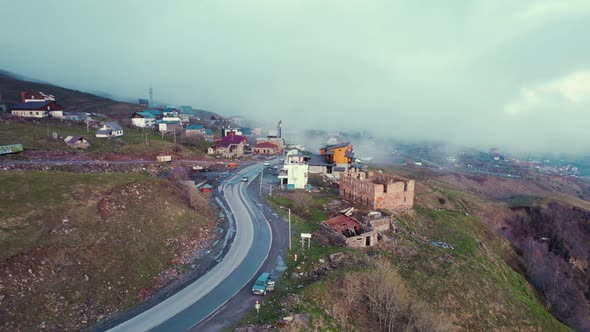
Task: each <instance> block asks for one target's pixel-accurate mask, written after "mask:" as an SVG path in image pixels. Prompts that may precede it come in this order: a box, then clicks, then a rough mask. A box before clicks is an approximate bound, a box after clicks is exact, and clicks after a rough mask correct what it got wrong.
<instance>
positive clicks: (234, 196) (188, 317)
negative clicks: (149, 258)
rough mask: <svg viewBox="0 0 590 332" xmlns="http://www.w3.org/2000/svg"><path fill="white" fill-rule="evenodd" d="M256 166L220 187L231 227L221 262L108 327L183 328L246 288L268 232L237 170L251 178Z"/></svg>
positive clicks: (268, 245) (265, 255)
mask: <svg viewBox="0 0 590 332" xmlns="http://www.w3.org/2000/svg"><path fill="white" fill-rule="evenodd" d="M261 166H262V165H261V164H255V165H251V166H248V167H246V168H245V169H243V170H240V171H238V172H237V173H236V174H235V175H233V176H232V177H231V178H229V179H228V180H227V181H226V182H224V184H223V185H222V186H220V187H219V190H220V192H221V193H223V196H224V198H225V201H226V203H227V205H228V207H229V211H226V212H230V213H231V215H228V217H233V220H234V225H235V232H236V233H235V238H234V241H233V243H232V244H231V247H230V249H229V251H228V252H227V254H226V255H225V256H224V257H223V258H222V260H221V262H219V263H218V264H217V265H215V267H214V268H213V269H211V271H209V272H208V273H207V274H205V275H204V276H202V277H201V278H199V279H198V280H196V281H195V282H193V283H192V284H190V285H188V286H187V287H185V288H183V289H182V290H181V291H179V292H178V293H176V294H174V295H173V296H171V297H169V298H167V299H166V300H164V301H162V302H161V303H159V304H158V305H156V306H154V307H152V308H150V309H148V310H146V311H144V312H143V313H141V314H139V315H137V316H135V317H133V318H131V319H130V320H127V321H125V322H123V323H121V324H120V325H118V326H116V327H114V328H112V329H111V330H110V331H148V330H152V331H186V330H188V329H190V328H193V327H195V326H196V325H197V324H199V323H200V322H202V321H203V320H204V319H205V318H207V317H208V316H210V315H211V314H212V313H214V312H216V311H217V310H218V309H219V308H220V307H222V306H223V305H224V304H225V303H226V302H228V301H229V300H230V299H232V298H233V297H234V295H236V294H237V293H238V292H240V291H242V292H243V291H244V289H247V288H248V286H249V284H250V282H251V281H252V280H253V279H254V278H255V276H256V273H257V272H258V271H259V269H260V267H261V265H262V263H263V262H264V261H265V260H267V258H268V254H269V251H270V248H271V243H272V236H273V235H272V233H271V229H270V225H269V223H268V221H267V220H266V218H265V216H264V213H262V212H261V210H260V207H261V205H260V203H258V204H254V203H253V201H252V200H251V198H249V196H250V195H249V193H248V192H247V185H248V184H250V182H242V181H241V178H242V176H248V177H249V178H254V177H255V176H256V174H257V173H259V171H260V168H261ZM230 231H232V230H230ZM275 254H276V253H275Z"/></svg>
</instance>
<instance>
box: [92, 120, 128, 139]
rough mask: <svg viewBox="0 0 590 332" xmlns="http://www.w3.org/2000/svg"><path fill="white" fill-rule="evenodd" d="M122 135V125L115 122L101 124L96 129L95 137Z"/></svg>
mask: <svg viewBox="0 0 590 332" xmlns="http://www.w3.org/2000/svg"><path fill="white" fill-rule="evenodd" d="M121 136H123V127H121V126H120V125H119V124H118V123H116V122H107V123H103V124H102V126H101V127H100V128H99V129H98V130H97V131H96V137H99V138H111V137H121Z"/></svg>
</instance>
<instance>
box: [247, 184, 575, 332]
mask: <svg viewBox="0 0 590 332" xmlns="http://www.w3.org/2000/svg"><path fill="white" fill-rule="evenodd" d="M420 190H421V192H420V194H418V195H417V197H418V201H421V202H423V203H419V204H417V205H416V207H415V211H414V212H413V213H410V214H404V215H400V216H398V217H396V223H397V226H398V232H397V233H394V232H390V233H387V234H385V239H384V240H382V241H381V242H380V243H379V245H378V246H376V247H372V248H368V249H360V250H353V249H348V248H342V247H335V246H326V245H322V244H321V243H319V242H317V241H315V242H314V244H312V249H311V251H309V252H307V251H302V250H301V249H300V248H299V247H297V246H295V247H294V249H293V251H292V252H291V253H289V255H288V262H287V266H288V270H287V271H286V273H285V275H284V278H283V279H281V282H280V283H279V286H278V287H279V290H278V291H277V292H276V293H273V294H271V295H270V296H267V298H266V299H265V300H264V302H263V307H262V310H261V315H260V316H258V317H256V316H254V315H251V316H249V317H247V318H246V319H245V320H244V322H243V324H247V323H256V324H261V323H271V324H274V323H275V322H276V321H277V320H278V319H280V318H282V317H285V316H289V315H294V317H295V321H296V322H295V323H292V325H295V326H299V327H302V328H303V329H306V330H307V329H309V330H315V331H326V330H342V331H373V330H378V329H382V330H387V328H386V326H387V324H385V325H383V324H384V323H386V322H387V319H390V321H393V322H395V326H397V327H398V328H400V329H406V328H407V329H409V330H413V331H431V330H461V331H487V330H498V329H499V330H542V331H567V330H569V328H568V327H566V326H564V325H563V324H561V323H560V322H559V321H557V320H556V319H555V318H554V317H553V316H551V314H549V312H547V310H545V308H544V305H543V298H542V297H541V296H540V295H539V294H538V293H537V292H536V291H535V289H534V288H533V287H532V286H531V285H530V284H529V283H528V282H527V280H526V279H525V278H524V277H523V276H522V275H521V274H519V273H517V272H516V271H515V270H513V269H512V268H511V267H510V266H509V264H508V263H507V262H511V261H515V260H517V259H518V257H517V256H516V254H515V252H514V251H513V250H512V248H511V246H510V243H509V242H508V241H506V240H505V239H504V238H502V237H501V236H500V235H499V234H498V233H497V232H496V231H495V230H494V229H493V228H492V227H490V226H489V225H488V224H486V223H484V222H482V220H481V219H480V217H478V216H477V215H474V214H473V213H472V209H475V208H477V206H478V205H477V204H481V203H482V202H485V200H484V199H481V198H480V197H477V196H475V195H473V194H472V193H468V192H466V193H462V192H460V191H453V190H450V189H448V188H447V189H445V190H443V189H440V188H438V189H437V188H435V189H433V188H432V187H428V186H424V185H423V184H422V185H421V188H420ZM313 195H320V197H319V199H316V196H309V199H308V200H307V202H311V203H309V204H307V205H306V208H305V209H297V208H296V207H297V199H298V198H296V197H294V196H293V194H287V195H283V196H284V197H274V198H272V199H271V203H273V204H276V205H283V206H284V205H289V204H290V206H291V207H292V208H294V210H293V211H294V212H295V213H296V214H299V215H296V216H295V217H294V218H293V219H294V229H295V233H296V234H298V233H299V232H302V231H305V232H310V231H314V230H315V229H317V228H318V222H319V221H320V220H322V219H323V218H322V217H321V214H333V213H334V212H335V211H337V209H332V210H331V211H329V209H328V210H327V209H326V208H327V207H328V206H329V205H330V204H331V203H330V201H331V200H333V199H336V198H337V197H335V196H333V197H332V199H329V198H328V197H326V193H321V194H313ZM299 199H300V198H299ZM490 204H492V203H490ZM282 211H283V210H280V211H279V212H280V213H283V212H282ZM467 211H469V212H467ZM314 236H315V235H314ZM315 238H316V239H317V236H316V237H315ZM434 241H441V242H447V243H448V244H450V245H451V246H452V247H453V249H450V248H447V249H444V248H440V247H436V246H434V245H432V244H431V242H434ZM294 253H298V254H299V257H302V259H300V260H299V262H297V263H295V262H294V261H293V260H292V259H291V257H292V256H293V254H294ZM333 253H342V255H344V257H345V258H341V259H339V261H340V263H334V262H332V261H330V258H329V255H330V254H333ZM383 276H386V277H383ZM376 278H377V279H376ZM388 280H389V281H388ZM371 281H375V282H378V283H380V284H383V287H382V288H380V290H381V291H379V290H375V289H373V288H372V287H373V286H372V285H373V284H374V282H371ZM394 285H397V286H394ZM368 294H372V295H368ZM382 294H393V295H392V296H391V298H389V299H383V298H380V296H381V295H382ZM373 298H377V299H378V301H374V300H373ZM379 301H381V303H382V304H384V305H385V304H387V306H388V308H390V309H387V310H385V312H390V313H391V312H394V313H395V315H394V314H391V315H390V316H387V317H386V316H385V315H384V314H379V310H377V309H378V308H379V306H378V304H379V303H377V304H376V303H375V302H379ZM388 301H389V302H388ZM376 308H377V309H376ZM395 308H398V309H399V310H398V309H395ZM394 309H395V310H394ZM396 310H398V311H396ZM392 315H393V318H392V317H391V316H392Z"/></svg>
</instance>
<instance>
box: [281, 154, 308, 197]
mask: <svg viewBox="0 0 590 332" xmlns="http://www.w3.org/2000/svg"><path fill="white" fill-rule="evenodd" d="M308 161H309V156H305V155H302V154H301V153H300V152H299V151H298V150H290V151H289V152H287V156H286V157H285V164H284V165H283V169H282V170H280V171H279V179H280V180H281V187H286V188H287V189H306V188H307V180H308V172H309V165H308Z"/></svg>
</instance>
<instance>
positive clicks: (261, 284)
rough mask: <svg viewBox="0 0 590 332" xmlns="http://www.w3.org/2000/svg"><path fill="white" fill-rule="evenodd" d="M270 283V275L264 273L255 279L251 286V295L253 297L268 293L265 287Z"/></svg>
mask: <svg viewBox="0 0 590 332" xmlns="http://www.w3.org/2000/svg"><path fill="white" fill-rule="evenodd" d="M269 281H270V273H268V272H264V273H262V274H261V275H260V277H258V279H256V282H255V283H254V285H253V286H252V294H254V295H266V292H267V291H268V289H267V286H268V283H269Z"/></svg>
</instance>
